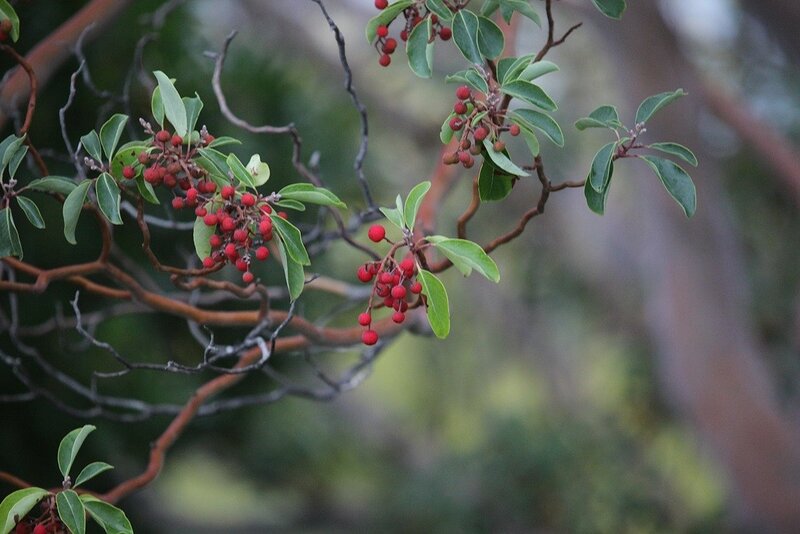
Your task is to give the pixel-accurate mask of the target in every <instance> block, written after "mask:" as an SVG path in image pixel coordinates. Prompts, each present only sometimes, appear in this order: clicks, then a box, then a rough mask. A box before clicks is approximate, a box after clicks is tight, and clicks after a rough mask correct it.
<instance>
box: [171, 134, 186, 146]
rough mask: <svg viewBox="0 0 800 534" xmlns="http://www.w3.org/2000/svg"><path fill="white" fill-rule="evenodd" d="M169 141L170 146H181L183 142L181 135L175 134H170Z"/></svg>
mask: <svg viewBox="0 0 800 534" xmlns="http://www.w3.org/2000/svg"><path fill="white" fill-rule="evenodd" d="M170 143H172V146H181V145H182V144H183V137H181V136H180V135H178V134H175V135H173V136H172V139H170Z"/></svg>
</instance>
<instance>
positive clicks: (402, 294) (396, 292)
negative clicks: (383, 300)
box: [392, 286, 406, 299]
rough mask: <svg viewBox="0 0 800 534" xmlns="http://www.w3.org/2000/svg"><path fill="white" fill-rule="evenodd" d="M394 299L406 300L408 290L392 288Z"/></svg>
mask: <svg viewBox="0 0 800 534" xmlns="http://www.w3.org/2000/svg"><path fill="white" fill-rule="evenodd" d="M392 297H394V298H396V299H404V298H406V288H405V287H403V286H394V287H393V288H392Z"/></svg>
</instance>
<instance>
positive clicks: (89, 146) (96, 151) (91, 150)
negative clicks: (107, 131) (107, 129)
mask: <svg viewBox="0 0 800 534" xmlns="http://www.w3.org/2000/svg"><path fill="white" fill-rule="evenodd" d="M81 145H82V146H83V148H84V149H86V153H87V154H89V155H90V156H91V157H92V158H93V159H94V160H95V161H97V162H101V161H103V147H102V146H101V145H100V137H99V136H98V135H97V132H95V131H94V130H92V131H91V132H89V133H88V134H86V135H84V136H83V137H81Z"/></svg>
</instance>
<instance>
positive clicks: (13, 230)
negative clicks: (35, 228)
mask: <svg viewBox="0 0 800 534" xmlns="http://www.w3.org/2000/svg"><path fill="white" fill-rule="evenodd" d="M6 256H16V257H18V258H19V259H22V244H21V243H20V240H19V232H17V226H16V225H15V224H14V216H13V215H12V213H11V208H3V209H1V210H0V258H4V257H6Z"/></svg>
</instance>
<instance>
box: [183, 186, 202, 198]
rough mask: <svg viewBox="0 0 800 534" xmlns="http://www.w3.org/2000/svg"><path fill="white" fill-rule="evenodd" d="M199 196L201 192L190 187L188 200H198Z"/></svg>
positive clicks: (187, 191) (187, 193) (187, 192)
mask: <svg viewBox="0 0 800 534" xmlns="http://www.w3.org/2000/svg"><path fill="white" fill-rule="evenodd" d="M198 194H199V191H198V190H197V189H195V188H194V187H190V188H189V189H187V190H186V200H189V201H192V200H197V195H198Z"/></svg>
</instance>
